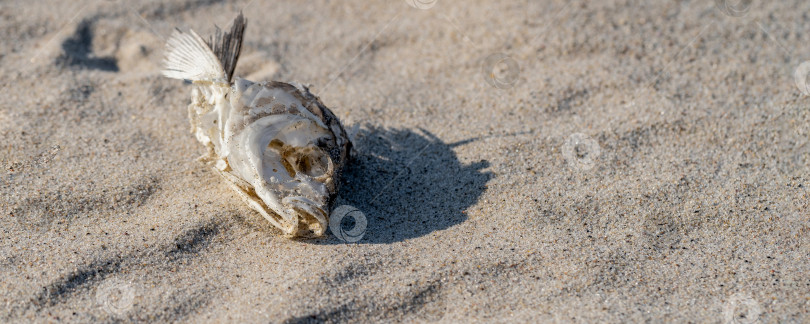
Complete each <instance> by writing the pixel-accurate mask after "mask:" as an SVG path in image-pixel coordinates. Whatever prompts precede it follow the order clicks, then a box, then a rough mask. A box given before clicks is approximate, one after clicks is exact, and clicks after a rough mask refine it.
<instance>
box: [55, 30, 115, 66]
mask: <svg viewBox="0 0 810 324" xmlns="http://www.w3.org/2000/svg"><path fill="white" fill-rule="evenodd" d="M95 19H96V18H91V19H85V20H82V22H80V23H79V25H78V26H77V27H76V30H75V31H74V32H73V36H71V37H70V38H68V39H66V40H65V41H64V42H63V43H62V51H63V53H62V55H60V56H59V57H58V58H57V59H56V63H57V65H62V66H69V67H77V68H82V69H90V70H101V71H109V72H118V61H117V60H116V59H115V58H114V57H98V56H96V55H95V54H94V53H93V27H94V25H95Z"/></svg>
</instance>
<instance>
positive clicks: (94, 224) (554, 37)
mask: <svg viewBox="0 0 810 324" xmlns="http://www.w3.org/2000/svg"><path fill="white" fill-rule="evenodd" d="M240 10H242V11H243V12H244V14H245V16H246V17H247V19H248V27H247V31H246V37H245V43H244V47H243V51H242V58H241V60H240V62H239V65H238V67H237V70H236V71H237V72H236V75H238V76H241V77H245V78H247V79H251V80H254V81H261V80H279V81H297V82H301V83H304V84H309V85H311V90H312V92H313V93H315V94H317V95H319V96H320V98H321V100H322V101H323V102H324V103H325V104H326V105H327V106H329V107H330V108H331V109H332V110H333V111H334V112H335V114H336V115H337V116H338V117H339V118H340V119H341V120H342V122H343V124H344V125H345V127H346V128H347V130H349V133H350V136H351V137H352V139H353V141H354V145H355V152H354V153H353V154H354V160H353V161H352V163H351V164H350V166H349V169H348V170H347V172H346V174H345V177H344V179H343V181H342V188H341V191H340V195H339V198H338V201H337V203H338V205H347V206H352V207H353V208H356V210H357V211H356V212H355V213H354V214H352V215H354V216H352V218H353V219H354V225H355V226H357V225H359V224H361V223H362V222H360V221H358V219H360V217H362V218H363V219H364V220H365V224H366V228H365V230H364V231H361V232H360V233H359V234H358V235H357V236H356V237H357V238H359V241H357V242H354V243H351V242H347V241H345V240H343V239H342V237H341V236H337V235H335V234H333V233H332V232H331V231H328V232H327V234H326V235H325V236H324V237H322V238H318V239H311V240H290V239H286V238H284V237H282V236H281V235H280V232H279V231H278V230H276V229H275V228H273V227H272V226H271V225H270V223H269V222H267V221H266V220H265V219H263V218H262V217H261V216H260V215H259V214H258V213H256V212H255V211H253V210H251V209H250V208H248V207H247V206H246V205H245V204H244V203H243V202H242V201H241V199H240V198H239V197H238V196H237V195H236V193H234V192H233V191H232V190H231V189H230V187H229V186H228V185H227V184H226V183H225V182H224V181H223V180H222V179H221V178H220V177H219V176H217V175H216V174H215V173H214V172H213V171H212V170H211V169H210V167H208V166H206V165H205V164H204V163H202V162H200V161H198V160H197V158H198V157H199V156H201V155H202V154H203V153H205V149H204V147H203V146H202V145H200V144H199V143H198V142H197V141H196V139H195V138H194V136H193V134H191V133H190V131H189V121H188V117H187V111H186V106H187V105H188V104H189V102H190V93H191V86H190V85H189V84H187V83H183V82H182V81H179V80H172V79H167V78H165V77H162V76H161V75H160V67H161V59H162V57H163V48H164V44H165V41H166V38H168V37H169V35H170V34H171V32H172V30H173V29H174V28H175V27H178V28H181V29H184V30H186V29H189V28H192V29H194V30H196V31H197V32H199V33H200V34H203V35H208V34H210V33H212V32H213V31H214V25H218V26H221V27H227V26H228V25H229V24H230V22H231V21H232V19H233V18H234V17H235V16H236V15H237V14H238V13H239V11H240ZM809 12H810V2H808V1H754V2H753V3H749V2H742V3H738V2H736V1H730V3H728V4H725V3H724V1H723V0H718V1H622V0H617V1H613V0H609V1H578V0H575V1H562V0H556V1H534V0H529V1H526V0H505V1H479V0H471V1H460V0H459V1H450V0H438V1H428V0H421V1H419V0H413V1H404V0H395V1H360V0H357V1H326V0H323V1H306V2H303V1H265V0H240V1H235V2H225V1H216V0H170V1H123V0H117V1H115V0H111V1H107V0H77V1H40V0H29V1H16V0H15V1H3V2H0V75H2V78H0V88H1V89H2V95H0V136H2V142H0V166H2V170H0V229H1V230H0V322H20V323H22V322H102V323H108V322H130V321H136V322H248V323H263V322H272V323H307V322H351V323H356V322H444V323H458V322H487V323H498V322H561V323H566V322H701V323H728V322H735V323H751V322H769V323H776V322H781V323H800V322H805V323H806V322H808V321H810V275H808V274H810V203H809V201H810V197H809V194H810V143H809V142H810V108H808V107H809V106H810V101H808V100H810V99H808V98H810V97H808V95H810V87H808V86H807V85H808V83H809V82H808V78H807V77H808V76H810V63H806V62H808V60H810V17H809V16H808V13H809ZM352 225H353V224H352V220H349V221H348V222H347V223H344V227H343V229H344V230H348V229H349V228H350V227H351V226H352ZM352 233H354V232H352ZM344 234H345V233H344ZM355 234H357V233H355Z"/></svg>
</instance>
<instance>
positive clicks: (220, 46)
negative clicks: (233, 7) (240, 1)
mask: <svg viewBox="0 0 810 324" xmlns="http://www.w3.org/2000/svg"><path fill="white" fill-rule="evenodd" d="M245 27H247V19H245V17H244V16H243V15H242V13H241V12H240V13H239V16H236V19H234V20H233V25H232V26H231V30H230V31H228V32H225V33H223V32H222V29H220V28H219V27H217V30H216V32H215V33H214V35H212V36H211V37H210V38H209V39H208V42H207V44H208V47H210V48H211V50H212V51H214V55H216V57H217V59H219V62H220V63H221V64H222V68H223V69H224V70H225V77H226V78H227V79H228V82H231V81H232V80H233V71H234V69H236V61H238V60H239V53H240V52H241V51H242V38H243V37H244V35H245Z"/></svg>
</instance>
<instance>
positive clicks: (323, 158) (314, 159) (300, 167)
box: [294, 146, 331, 178]
mask: <svg viewBox="0 0 810 324" xmlns="http://www.w3.org/2000/svg"><path fill="white" fill-rule="evenodd" d="M298 153H299V154H296V155H297V156H296V157H297V158H296V159H295V164H294V165H295V169H296V171H298V172H301V173H303V174H305V175H308V176H310V177H312V178H318V177H321V176H324V175H327V174H328V173H329V167H330V164H331V163H330V162H331V161H330V160H329V155H327V154H326V153H325V152H324V151H323V150H321V149H320V148H317V147H312V146H310V147H306V148H303V149H301V150H300V151H299V152H298Z"/></svg>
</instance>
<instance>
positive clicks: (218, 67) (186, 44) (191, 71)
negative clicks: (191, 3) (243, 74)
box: [163, 29, 225, 81]
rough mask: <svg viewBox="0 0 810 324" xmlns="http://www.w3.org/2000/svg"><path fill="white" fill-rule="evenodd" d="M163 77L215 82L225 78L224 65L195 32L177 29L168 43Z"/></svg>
mask: <svg viewBox="0 0 810 324" xmlns="http://www.w3.org/2000/svg"><path fill="white" fill-rule="evenodd" d="M163 75H165V76H167V77H169V78H174V79H184V80H191V81H201V80H206V81H214V80H217V79H221V78H223V77H225V72H224V71H223V70H222V64H221V63H220V62H219V61H218V58H217V57H216V55H214V52H212V51H211V49H210V48H209V47H208V46H207V45H206V44H205V41H204V40H203V39H202V37H200V35H197V33H195V32H194V31H193V30H191V31H189V32H188V33H184V32H182V31H181V30H179V29H175V31H174V33H173V34H172V36H171V37H170V38H169V41H167V42H166V57H165V58H164V59H163Z"/></svg>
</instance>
